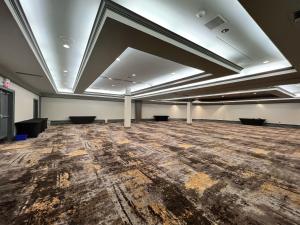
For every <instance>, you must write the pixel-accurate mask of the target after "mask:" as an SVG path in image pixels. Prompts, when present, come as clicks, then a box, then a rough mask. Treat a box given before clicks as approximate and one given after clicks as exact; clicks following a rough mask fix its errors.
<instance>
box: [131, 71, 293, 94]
mask: <svg viewBox="0 0 300 225" xmlns="http://www.w3.org/2000/svg"><path fill="white" fill-rule="evenodd" d="M295 72H297V71H296V70H295V69H294V68H293V67H288V68H284V69H280V70H274V71H268V72H264V73H258V74H252V75H247V76H244V77H238V78H232V79H228V80H224V81H215V82H211V83H206V84H199V85H195V86H191V87H180V86H179V87H178V89H174V90H169V91H168V90H167V91H162V92H159V93H151V92H149V94H147V93H145V94H141V95H142V96H139V95H136V96H133V97H134V99H141V98H149V97H153V96H159V95H164V94H170V93H175V92H182V91H189V90H194V89H200V88H205V87H211V86H218V85H223V84H230V83H236V82H241V81H248V80H253V79H260V78H265V77H273V76H279V75H283V74H289V73H295Z"/></svg>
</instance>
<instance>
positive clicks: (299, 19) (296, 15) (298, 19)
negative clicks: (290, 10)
mask: <svg viewBox="0 0 300 225" xmlns="http://www.w3.org/2000/svg"><path fill="white" fill-rule="evenodd" d="M294 21H295V23H297V22H300V10H298V11H296V12H294Z"/></svg>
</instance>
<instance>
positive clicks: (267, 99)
mask: <svg viewBox="0 0 300 225" xmlns="http://www.w3.org/2000/svg"><path fill="white" fill-rule="evenodd" d="M290 100H293V101H294V100H300V98H266V99H259V100H254V99H249V100H235V101H216V102H203V101H200V102H201V103H197V104H216V103H220V104H222V103H237V102H241V103H242V102H267V101H290Z"/></svg>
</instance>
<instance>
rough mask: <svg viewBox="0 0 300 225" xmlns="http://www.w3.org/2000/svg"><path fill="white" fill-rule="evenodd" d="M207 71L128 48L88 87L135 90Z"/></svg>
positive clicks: (107, 90)
mask: <svg viewBox="0 0 300 225" xmlns="http://www.w3.org/2000/svg"><path fill="white" fill-rule="evenodd" d="M203 72H204V71H202V70H199V69H195V68H192V67H188V66H184V65H182V64H179V63H176V62H173V61H170V60H167V59H164V58H161V57H158V56H155V55H152V54H149V53H145V52H142V51H139V50H136V49H133V48H127V49H126V50H125V51H124V52H123V53H122V54H121V55H120V56H119V57H118V58H117V59H116V60H115V61H114V62H113V63H112V64H111V65H110V66H109V67H108V68H107V69H106V70H105V71H104V73H102V74H100V75H99V77H98V79H97V80H96V81H95V82H94V83H93V84H92V85H91V86H90V87H89V88H88V89H87V90H86V91H87V92H100V93H111V94H125V90H126V89H130V90H131V91H132V92H134V91H138V90H142V89H145V88H149V87H153V86H156V85H160V84H163V83H167V82H171V81H174V80H179V79H182V78H187V77H190V76H193V75H196V74H201V73H203ZM200 76H201V75H200Z"/></svg>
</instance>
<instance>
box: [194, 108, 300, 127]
mask: <svg viewBox="0 0 300 225" xmlns="http://www.w3.org/2000/svg"><path fill="white" fill-rule="evenodd" d="M240 117H246V118H264V119H267V122H268V123H281V124H295V125H300V103H281V104H248V105H201V106H194V107H193V118H194V119H214V120H230V121H238V120H239V118H240Z"/></svg>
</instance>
